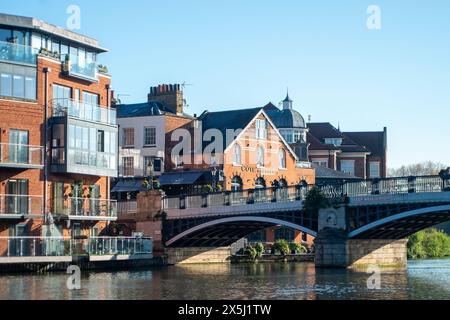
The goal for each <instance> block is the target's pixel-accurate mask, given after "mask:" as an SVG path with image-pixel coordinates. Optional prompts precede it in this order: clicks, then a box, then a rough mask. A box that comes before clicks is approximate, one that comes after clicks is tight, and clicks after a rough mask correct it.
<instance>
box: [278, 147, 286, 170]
mask: <svg viewBox="0 0 450 320" xmlns="http://www.w3.org/2000/svg"><path fill="white" fill-rule="evenodd" d="M278 159H279V163H280V168H281V169H286V152H285V151H284V149H280V153H279V155H278Z"/></svg>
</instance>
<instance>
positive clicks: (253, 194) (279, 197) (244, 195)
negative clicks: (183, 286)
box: [163, 176, 444, 209]
mask: <svg viewBox="0 0 450 320" xmlns="http://www.w3.org/2000/svg"><path fill="white" fill-rule="evenodd" d="M313 187H314V186H313V185H308V186H306V185H296V186H289V187H285V188H265V189H252V190H242V191H225V192H220V193H209V194H198V195H184V196H171V197H165V198H164V199H163V208H164V209H188V208H205V207H220V206H237V205H251V204H255V203H272V202H280V203H282V202H289V201H302V200H304V199H305V197H306V194H307V192H308V191H309V190H310V189H311V188H313ZM317 187H318V188H319V189H320V190H321V191H322V192H323V193H324V194H325V196H326V197H327V198H330V199H338V198H343V197H346V196H348V197H355V196H365V195H383V194H404V193H418V192H441V191H444V181H443V180H442V178H441V177H439V176H414V177H397V178H383V179H372V180H360V181H350V182H343V183H333V184H326V185H320V186H317Z"/></svg>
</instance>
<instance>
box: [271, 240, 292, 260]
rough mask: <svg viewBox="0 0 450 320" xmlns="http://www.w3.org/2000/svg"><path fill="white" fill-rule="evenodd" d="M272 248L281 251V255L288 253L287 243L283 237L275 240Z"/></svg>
mask: <svg viewBox="0 0 450 320" xmlns="http://www.w3.org/2000/svg"><path fill="white" fill-rule="evenodd" d="M273 249H274V250H278V251H279V252H281V254H282V255H283V256H285V255H287V254H289V253H290V248H289V243H288V242H287V241H286V240H283V239H280V240H277V241H276V242H275V243H274V245H273Z"/></svg>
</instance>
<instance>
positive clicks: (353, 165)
mask: <svg viewBox="0 0 450 320" xmlns="http://www.w3.org/2000/svg"><path fill="white" fill-rule="evenodd" d="M340 162H341V172H346V173H349V174H351V175H352V176H354V175H355V160H346V159H343V160H341V161H340ZM343 164H346V165H347V164H351V165H349V166H351V167H352V170H348V169H347V168H345V169H344V168H343V167H344V166H343Z"/></svg>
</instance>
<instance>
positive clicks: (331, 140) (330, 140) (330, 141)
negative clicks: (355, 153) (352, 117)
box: [325, 138, 342, 147]
mask: <svg viewBox="0 0 450 320" xmlns="http://www.w3.org/2000/svg"><path fill="white" fill-rule="evenodd" d="M325 144H333V145H335V146H338V147H339V146H341V145H342V138H325Z"/></svg>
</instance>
